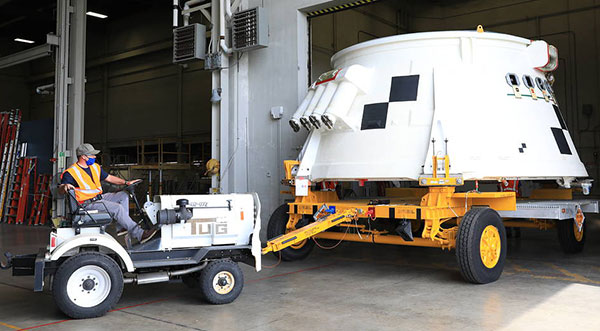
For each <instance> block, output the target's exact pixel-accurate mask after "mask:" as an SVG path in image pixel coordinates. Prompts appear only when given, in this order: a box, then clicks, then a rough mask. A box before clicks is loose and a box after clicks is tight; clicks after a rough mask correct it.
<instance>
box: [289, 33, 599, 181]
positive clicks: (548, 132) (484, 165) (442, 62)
mask: <svg viewBox="0 0 600 331" xmlns="http://www.w3.org/2000/svg"><path fill="white" fill-rule="evenodd" d="M557 57H558V55H557V52H556V49H555V48H554V47H553V46H551V45H548V44H547V43H546V42H544V41H531V40H528V39H524V38H520V37H515V36H510V35H506V34H498V33H490V32H483V33H479V32H468V31H447V32H428V33H415V34H407V35H400V36H393V37H388V38H382V39H377V40H372V41H369V42H365V43H362V44H358V45H355V46H352V47H349V48H347V49H345V50H342V51H340V52H339V53H337V54H336V55H334V56H333V58H332V66H333V67H334V68H336V69H335V70H333V71H331V72H328V73H325V74H323V75H321V77H320V78H319V79H318V80H317V81H316V82H315V83H313V85H312V86H311V87H310V88H309V91H308V93H307V96H306V98H305V100H304V101H303V102H302V103H301V104H300V106H299V108H298V110H297V111H296V113H295V114H294V115H293V117H292V119H291V121H290V125H291V126H292V128H293V129H294V131H299V130H306V129H308V130H310V134H309V136H308V138H307V140H306V143H305V145H304V148H303V150H302V152H301V153H300V156H299V160H300V161H301V164H300V167H299V169H298V173H297V176H299V177H306V178H308V179H310V180H312V181H321V180H357V179H368V180H417V179H418V178H419V176H421V175H423V174H431V173H432V161H431V156H432V153H434V152H435V153H436V154H437V155H439V156H442V155H444V154H445V153H446V151H447V153H448V155H449V156H450V163H451V168H450V169H451V173H452V174H457V175H462V176H463V177H464V179H466V180H469V179H502V178H521V179H558V178H570V179H572V178H576V177H587V175H588V174H587V172H586V170H585V167H584V166H583V164H582V162H581V161H580V159H579V156H578V154H577V151H576V149H575V146H574V144H573V141H572V139H571V136H570V135H569V132H568V128H567V126H566V124H565V121H564V119H563V117H562V115H561V111H560V107H559V106H558V103H557V101H556V99H555V97H554V93H553V91H552V87H551V84H549V83H548V81H547V77H546V72H547V71H550V70H554V69H555V68H556V60H557ZM433 140H435V142H434V143H433V142H432V141H433ZM440 170H441V169H440Z"/></svg>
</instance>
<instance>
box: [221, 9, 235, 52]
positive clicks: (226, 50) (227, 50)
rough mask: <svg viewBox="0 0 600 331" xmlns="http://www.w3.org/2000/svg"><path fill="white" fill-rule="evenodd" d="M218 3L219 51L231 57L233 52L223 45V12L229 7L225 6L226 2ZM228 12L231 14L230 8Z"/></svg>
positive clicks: (225, 44)
mask: <svg viewBox="0 0 600 331" xmlns="http://www.w3.org/2000/svg"><path fill="white" fill-rule="evenodd" d="M219 2H220V3H219V4H220V7H219V9H220V10H219V46H220V47H221V49H222V50H223V53H225V54H226V55H231V54H233V50H232V49H231V48H229V47H227V43H225V11H226V9H225V8H226V7H227V8H229V6H227V3H226V2H228V1H227V0H221V1H219ZM229 12H231V8H229Z"/></svg>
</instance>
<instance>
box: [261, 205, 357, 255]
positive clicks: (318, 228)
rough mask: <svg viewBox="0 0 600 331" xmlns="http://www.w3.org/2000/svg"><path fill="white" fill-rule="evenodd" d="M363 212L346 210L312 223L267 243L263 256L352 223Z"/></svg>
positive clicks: (353, 209)
mask: <svg viewBox="0 0 600 331" xmlns="http://www.w3.org/2000/svg"><path fill="white" fill-rule="evenodd" d="M362 212H363V211H362V210H361V209H358V208H350V209H346V210H344V211H342V212H339V213H335V214H331V215H329V216H327V217H325V218H324V219H322V220H319V221H316V222H314V223H310V224H309V225H307V226H304V227H302V228H300V229H297V230H294V231H292V232H289V233H286V234H284V235H281V236H279V237H277V238H274V239H272V240H270V241H268V242H267V246H266V247H265V248H263V249H262V253H263V254H267V253H269V252H277V251H280V250H282V249H284V248H287V247H289V246H292V245H294V244H297V243H299V242H301V241H302V240H305V239H308V238H310V237H312V236H314V235H315V234H317V233H321V232H323V231H325V230H327V229H329V228H332V227H334V226H336V225H338V224H340V223H344V222H350V221H352V220H355V219H357V218H358V215H359V214H362Z"/></svg>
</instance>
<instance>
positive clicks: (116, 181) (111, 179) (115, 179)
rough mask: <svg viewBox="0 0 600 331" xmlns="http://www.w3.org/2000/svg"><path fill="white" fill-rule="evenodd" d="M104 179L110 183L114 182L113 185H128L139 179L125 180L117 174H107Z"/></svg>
mask: <svg viewBox="0 0 600 331" xmlns="http://www.w3.org/2000/svg"><path fill="white" fill-rule="evenodd" d="M104 180H105V181H107V182H109V183H111V184H115V185H130V184H133V183H135V182H138V181H140V180H141V179H134V180H129V181H127V180H125V179H123V178H119V177H117V176H113V175H108V176H106V178H105V179H104Z"/></svg>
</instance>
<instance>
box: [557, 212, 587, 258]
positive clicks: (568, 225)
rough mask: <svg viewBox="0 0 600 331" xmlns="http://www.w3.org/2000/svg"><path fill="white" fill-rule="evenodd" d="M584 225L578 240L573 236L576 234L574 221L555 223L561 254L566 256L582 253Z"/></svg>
mask: <svg viewBox="0 0 600 331" xmlns="http://www.w3.org/2000/svg"><path fill="white" fill-rule="evenodd" d="M586 223H587V222H584V223H583V228H582V232H583V233H581V234H580V235H581V237H580V238H577V236H576V235H575V234H576V233H577V232H576V231H575V227H576V225H575V220H573V219H570V220H559V221H556V230H557V232H558V242H559V243H560V247H561V248H562V250H563V252H565V253H567V254H575V253H580V252H581V251H583V246H584V245H585V237H586V235H585V233H586V231H585V229H586Z"/></svg>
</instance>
